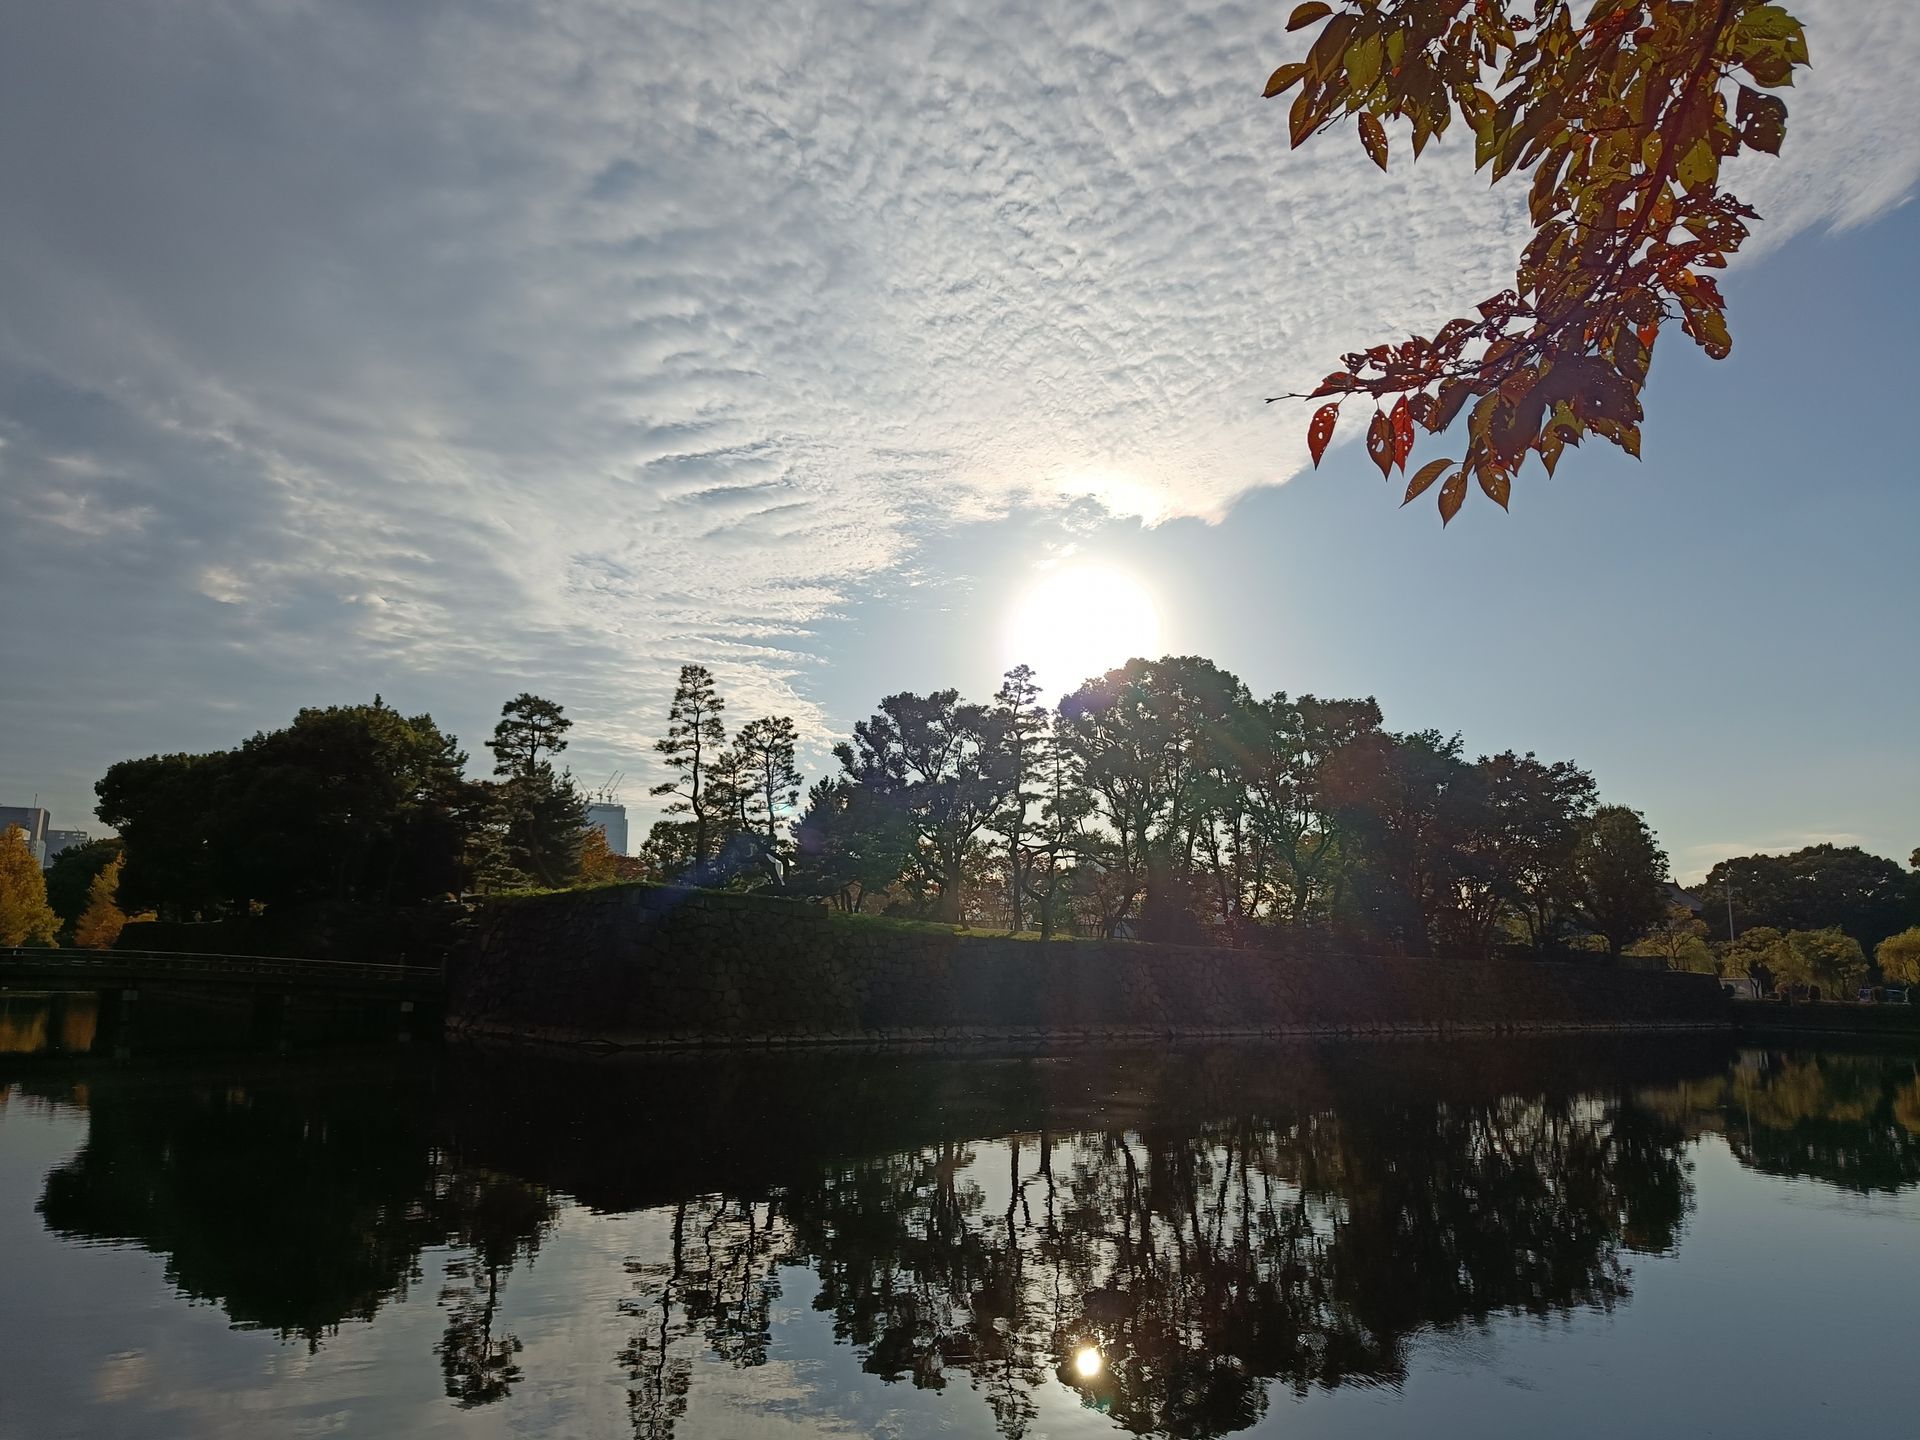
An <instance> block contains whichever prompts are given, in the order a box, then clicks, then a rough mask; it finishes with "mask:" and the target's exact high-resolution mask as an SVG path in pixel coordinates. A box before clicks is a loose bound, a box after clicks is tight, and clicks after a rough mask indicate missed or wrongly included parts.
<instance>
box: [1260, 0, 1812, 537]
mask: <svg viewBox="0 0 1920 1440" xmlns="http://www.w3.org/2000/svg"><path fill="white" fill-rule="evenodd" d="M1576 9H1577V7H1576V6H1575V5H1574V4H1572V3H1571V0H1532V3H1531V4H1524V5H1523V4H1520V3H1517V0H1342V3H1339V4H1338V5H1334V4H1325V3H1321V0H1310V3H1307V4H1301V5H1296V6H1295V7H1294V9H1293V12H1292V15H1291V17H1290V18H1289V20H1288V22H1287V28H1288V30H1290V31H1297V30H1306V29H1311V28H1312V27H1316V26H1317V27H1318V30H1317V32H1316V33H1315V34H1314V35H1313V37H1312V41H1311V44H1310V46H1309V48H1308V50H1307V53H1306V56H1305V58H1304V59H1301V60H1297V61H1290V62H1288V63H1286V64H1283V65H1281V66H1280V67H1279V68H1278V69H1277V70H1275V71H1274V72H1273V75H1272V77H1271V78H1270V79H1269V80H1268V81H1267V85H1266V92H1265V93H1266V95H1267V97H1268V98H1274V97H1277V96H1284V95H1286V94H1289V93H1294V99H1293V101H1292V103H1291V110H1290V113H1289V116H1288V132H1289V138H1290V140H1291V142H1292V144H1293V145H1294V146H1295V147H1296V148H1297V147H1298V146H1300V145H1301V144H1303V143H1304V142H1305V141H1306V140H1307V139H1308V138H1309V137H1310V136H1313V135H1316V134H1319V133H1320V132H1321V131H1323V130H1327V129H1331V128H1334V127H1336V126H1339V125H1342V124H1344V123H1345V122H1346V121H1347V120H1349V119H1351V120H1352V121H1353V123H1354V126H1355V129H1356V131H1357V133H1358V135H1359V140H1360V144H1361V147H1362V148H1363V149H1364V150H1365V151H1366V154H1367V156H1368V158H1369V159H1371V160H1372V161H1373V163H1374V164H1376V165H1378V166H1379V167H1380V168H1381V169H1382V170H1385V169H1386V168H1387V165H1388V160H1389V156H1390V153H1391V149H1392V145H1393V141H1392V138H1391V136H1390V134H1389V130H1388V122H1390V121H1403V122H1405V125H1406V128H1407V130H1408V131H1409V132H1410V136H1409V138H1410V142H1411V143H1410V148H1411V149H1412V152H1413V154H1414V156H1415V157H1416V158H1417V157H1418V156H1419V155H1420V153H1421V152H1422V151H1423V150H1424V149H1425V148H1426V146H1427V144H1428V143H1429V142H1430V141H1432V140H1433V139H1434V138H1436V137H1438V136H1441V135H1444V134H1446V133H1447V131H1448V130H1450V129H1451V128H1452V127H1453V124H1454V121H1455V119H1456V117H1457V118H1458V119H1459V121H1460V122H1461V123H1462V124H1463V125H1464V126H1465V127H1466V128H1467V129H1468V130H1470V131H1471V132H1472V135H1473V148H1474V168H1475V169H1476V170H1488V171H1490V173H1491V177H1492V180H1493V183H1495V184H1498V183H1500V182H1501V181H1503V180H1505V179H1506V178H1507V177H1509V176H1510V175H1530V176H1531V177H1532V180H1531V183H1530V186H1529V189H1528V196H1527V208H1528V214H1529V217H1530V219H1531V221H1532V224H1533V227H1534V233H1533V238H1532V239H1531V240H1530V241H1529V242H1528V243H1527V245H1526V248H1525V249H1524V251H1523V252H1522V254H1521V257H1520V263H1519V266H1518V268H1517V270H1516V273H1515V276H1514V283H1513V285H1512V286H1511V287H1510V288H1508V289H1505V290H1502V291H1500V292H1499V293H1498V294H1495V295H1492V296H1489V297H1488V298H1487V299H1485V300H1483V301H1481V302H1480V304H1479V305H1478V307H1477V308H1476V311H1475V313H1474V314H1473V315H1471V316H1466V317H1462V318H1460V319H1456V320H1451V321H1449V322H1447V324H1445V325H1443V326H1442V327H1441V328H1440V329H1439V330H1438V331H1437V332H1435V333H1434V334H1433V335H1432V336H1425V335H1415V336H1412V337H1411V338H1409V339H1407V340H1405V341H1403V342H1400V343H1398V344H1379V345H1374V346H1371V347H1369V348H1366V349H1362V350H1356V351H1354V352H1352V353H1351V354H1348V355H1346V356H1345V357H1344V359H1343V361H1342V368H1341V369H1338V370H1335V371H1334V372H1332V373H1331V374H1329V375H1328V376H1327V377H1326V378H1325V379H1324V380H1322V381H1321V382H1320V384H1319V386H1318V387H1317V388H1315V389H1314V390H1313V391H1312V393H1311V396H1310V397H1308V398H1316V399H1318V398H1324V397H1333V398H1331V399H1327V401H1326V403H1325V404H1323V405H1322V406H1321V407H1320V408H1319V409H1318V410H1316V411H1315V412H1314V414H1313V417H1312V419H1311V421H1310V422H1309V424H1308V428H1307V441H1308V447H1309V449H1310V451H1311V453H1312V456H1313V461H1314V463H1315V464H1316V465H1317V464H1318V463H1319V461H1320V456H1321V455H1322V454H1323V453H1324V452H1325V450H1326V447H1327V444H1328V442H1329V441H1330V440H1331V439H1332V438H1333V433H1334V428H1335V426H1336V424H1337V423H1338V421H1339V418H1340V412H1341V408H1342V406H1343V405H1344V404H1345V402H1346V401H1348V400H1350V399H1359V400H1363V401H1366V400H1370V401H1371V402H1372V405H1373V413H1372V417H1371V419H1370V420H1369V422H1368V427H1367V437H1366V438H1367V453H1368V455H1369V456H1370V457H1371V458H1372V459H1373V461H1374V463H1375V464H1376V465H1378V466H1379V467H1380V472H1381V474H1382V475H1383V476H1390V475H1391V473H1392V471H1393V469H1394V467H1395V466H1398V467H1399V469H1400V470H1401V472H1402V473H1403V474H1405V473H1406V470H1407V466H1408V464H1409V462H1410V460H1411V458H1412V455H1413V449H1414V441H1415V433H1416V430H1425V431H1426V432H1428V433H1429V434H1433V435H1438V434H1440V433H1442V432H1443V431H1445V430H1447V429H1448V427H1449V426H1451V425H1452V424H1453V422H1454V421H1455V420H1456V419H1457V418H1458V417H1459V416H1460V414H1461V413H1462V412H1463V411H1464V412H1466V415H1467V431H1466V437H1465V447H1464V450H1463V452H1462V458H1461V459H1460V460H1459V461H1458V462H1457V463H1456V462H1455V461H1453V460H1451V459H1435V460H1430V461H1428V462H1427V463H1425V464H1423V465H1422V466H1421V467H1420V468H1419V469H1418V470H1417V471H1416V472H1414V474H1413V476H1412V478H1411V479H1410V480H1409V481H1408V484H1407V487H1406V497H1405V500H1404V501H1403V502H1402V503H1403V504H1404V503H1407V502H1410V501H1412V500H1414V499H1415V498H1417V497H1418V496H1419V495H1421V494H1423V493H1424V492H1425V491H1426V490H1428V489H1429V488H1431V487H1432V486H1434V485H1435V484H1438V485H1439V487H1440V488H1439V497H1438V498H1439V507H1440V516H1441V519H1442V521H1443V522H1444V521H1450V520H1451V519H1452V518H1453V516H1454V515H1455V513H1457V512H1458V510H1459V509H1460V506H1461V503H1462V502H1463V501H1464V500H1465V498H1466V494H1467V487H1468V484H1469V481H1472V482H1474V483H1477V484H1478V485H1479V487H1480V489H1481V490H1482V491H1483V492H1484V493H1485V494H1486V495H1487V496H1488V497H1489V498H1490V499H1492V500H1493V501H1494V502H1495V503H1496V504H1498V505H1500V506H1502V507H1505V506H1506V504H1507V501H1508V497H1509V495H1510V493H1511V490H1512V485H1513V480H1514V477H1515V475H1516V474H1517V473H1518V472H1519V470H1520V468H1521V466H1522V465H1523V463H1524V462H1525V460H1526V458H1527V456H1528V455H1529V454H1534V455H1538V456H1539V458H1540V463H1541V465H1542V467H1543V468H1544V469H1545V470H1546V471H1547V473H1548V474H1552V473H1553V471H1554V468H1555V466H1556V465H1557V464H1558V463H1559V460H1560V457H1561V455H1562V453H1563V451H1564V450H1565V449H1566V447H1568V446H1570V445H1572V446H1577V445H1579V444H1580V443H1581V441H1582V440H1583V439H1585V438H1586V437H1587V436H1588V435H1598V436H1600V437H1601V438H1602V439H1604V440H1607V441H1609V442H1611V443H1612V444H1615V445H1618V446H1619V447H1620V448H1621V449H1623V450H1625V451H1626V452H1627V453H1628V454H1630V455H1634V456H1638V455H1639V453H1640V421H1641V418H1642V414H1643V411H1642V406H1641V400H1640V395H1641V390H1642V388H1643V387H1644V385H1645V384H1646V379H1647V373H1648V368H1649V366H1650V365H1651V364H1652V360H1653V352H1654V347H1655V345H1656V344H1657V343H1658V341H1659V338H1660V334H1661V331H1662V330H1663V329H1664V328H1665V327H1666V326H1667V325H1668V324H1669V323H1670V322H1673V321H1678V322H1679V324H1680V327H1681V329H1682V330H1683V331H1684V332H1685V333H1686V334H1687V336H1688V337H1689V338H1690V339H1691V340H1692V341H1693V342H1694V343H1695V344H1696V345H1698V346H1699V347H1700V348H1701V349H1702V350H1703V351H1704V352H1705V353H1706V354H1707V355H1708V356H1710V357H1712V358H1713V359H1716V360H1718V359H1722V358H1724V357H1725V356H1726V355H1727V354H1728V353H1729V352H1730V351H1731V350H1732V346H1733V341H1732V338H1731V336H1730V334H1729V332H1728V329H1727V322H1726V315H1725V310H1726V302H1725V299H1724V297H1722V295H1721V293H1720V290H1719V287H1718V285H1717V283H1716V282H1715V280H1714V279H1713V277H1712V275H1711V274H1709V273H1707V272H1710V271H1715V270H1720V269H1724V268H1725V267H1726V264H1727V257H1728V256H1730V255H1732V254H1734V253H1735V252H1736V251H1737V250H1739V248H1740V245H1741V243H1742V242H1743V241H1744V240H1745V239H1746V238H1747V235H1748V233H1749V232H1748V223H1747V222H1748V221H1751V220H1754V219H1757V218H1758V214H1757V212H1756V211H1755V210H1754V209H1753V208H1752V207H1751V206H1749V205H1746V204H1744V203H1742V202H1741V201H1740V200H1739V199H1738V198H1737V197H1736V196H1735V195H1733V194H1732V193H1731V192H1729V191H1727V190H1724V189H1723V188H1722V186H1721V183H1720V178H1721V169H1722V167H1723V165H1724V164H1725V162H1726V161H1728V160H1730V159H1732V158H1733V157H1734V156H1736V155H1739V154H1741V153H1742V152H1743V151H1760V152H1762V153H1766V154H1774V155H1777V154H1778V153H1779V152H1780V147H1781V144H1782V141H1783V139H1784V137H1785V134H1786V123H1787V107H1786V105H1785V103H1784V102H1783V101H1782V100H1781V99H1780V98H1779V97H1778V96H1777V95H1773V94H1769V93H1766V92H1768V91H1772V90H1776V89H1778V88H1780V87H1782V86H1789V85H1791V84H1792V83H1793V77H1794V72H1795V71H1796V70H1797V69H1800V68H1801V67H1803V66H1805V65H1806V64H1807V63H1808V53H1807V43H1806V36H1805V34H1804V32H1803V31H1802V29H1801V26H1800V24H1799V22H1798V21H1796V20H1795V19H1794V18H1793V16H1792V15H1790V14H1789V13H1788V12H1787V11H1786V10H1785V9H1783V8H1782V7H1781V6H1779V5H1775V4H1768V3H1763V0H1596V3H1594V4H1592V5H1591V6H1590V7H1588V8H1586V11H1585V14H1584V16H1577V15H1576ZM1296 92H1297V93H1296ZM1442 477H1444V478H1442Z"/></svg>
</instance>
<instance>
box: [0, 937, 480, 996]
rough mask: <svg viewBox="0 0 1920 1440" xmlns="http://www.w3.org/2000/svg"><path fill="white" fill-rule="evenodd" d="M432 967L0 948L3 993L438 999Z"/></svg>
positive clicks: (439, 984)
mask: <svg viewBox="0 0 1920 1440" xmlns="http://www.w3.org/2000/svg"><path fill="white" fill-rule="evenodd" d="M445 984H446V976H445V974H444V972H443V971H442V969H441V967H440V966H437V965H380V964H372V963H369V962H364V961H358V960H304V959H299V958H296V957H293V956H286V955H190V954H184V953H181V952H178V951H169V950H35V949H26V948H21V947H14V948H8V949H0V990H35V991H60V990H96V991H114V990H152V989H159V988H162V987H181V986H186V987H191V988H194V989H208V988H219V989H223V990H271V991H273V992H274V993H276V994H287V993H290V992H296V991H299V992H317V991H324V992H326V993H328V994H334V995H365V996H368V997H369V998H372V997H391V998H393V999H396V1000H421V1001H426V1000H438V999H439V998H440V993H441V991H442V989H443V988H444V987H445Z"/></svg>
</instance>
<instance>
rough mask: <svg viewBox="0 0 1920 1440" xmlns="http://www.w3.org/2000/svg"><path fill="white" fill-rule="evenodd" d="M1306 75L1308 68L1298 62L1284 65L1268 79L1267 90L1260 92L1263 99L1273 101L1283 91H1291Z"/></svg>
mask: <svg viewBox="0 0 1920 1440" xmlns="http://www.w3.org/2000/svg"><path fill="white" fill-rule="evenodd" d="M1306 73H1307V67H1306V66H1305V65H1302V64H1299V63H1297V62H1296V63H1295V64H1292V65H1282V66H1281V67H1280V68H1279V69H1278V70H1276V71H1274V72H1273V74H1272V75H1271V76H1269V77H1268V78H1267V88H1266V89H1265V90H1263V91H1261V92H1260V93H1261V96H1262V98H1264V99H1267V100H1271V99H1272V98H1273V97H1274V96H1276V95H1278V94H1280V93H1281V92H1282V91H1285V90H1291V89H1292V88H1293V87H1294V86H1295V85H1297V84H1299V83H1300V77H1301V76H1303V75H1305V74H1306Z"/></svg>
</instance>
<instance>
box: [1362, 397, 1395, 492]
mask: <svg viewBox="0 0 1920 1440" xmlns="http://www.w3.org/2000/svg"><path fill="white" fill-rule="evenodd" d="M1367 457H1368V458H1369V459H1371V460H1372V461H1373V463H1374V464H1376V465H1378V466H1379V467H1380V478H1381V479H1382V480H1385V479H1386V478H1387V477H1388V476H1390V475H1391V474H1392V473H1393V422H1392V421H1391V420H1389V419H1387V414H1386V411H1384V410H1376V411H1374V412H1373V419H1372V420H1371V421H1370V422H1368V425H1367Z"/></svg>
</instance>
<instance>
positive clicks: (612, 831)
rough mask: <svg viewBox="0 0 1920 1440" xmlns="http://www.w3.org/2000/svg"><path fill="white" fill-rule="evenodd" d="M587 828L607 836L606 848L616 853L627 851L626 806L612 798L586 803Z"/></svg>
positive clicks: (622, 853)
mask: <svg viewBox="0 0 1920 1440" xmlns="http://www.w3.org/2000/svg"><path fill="white" fill-rule="evenodd" d="M587 828H588V829H590V830H598V831H599V832H600V833H601V834H603V835H605V836H606V837H607V849H609V850H611V851H612V852H613V853H614V854H616V855H624V854H626V853H627V807H626V806H624V805H621V804H617V803H616V802H614V801H612V800H592V801H589V802H588V803H587Z"/></svg>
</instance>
